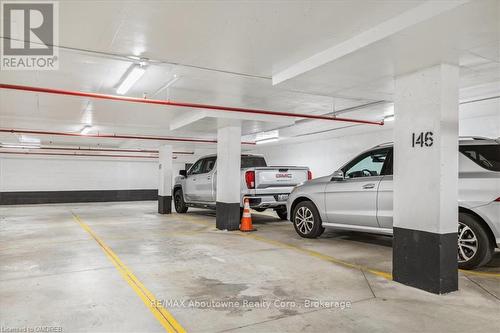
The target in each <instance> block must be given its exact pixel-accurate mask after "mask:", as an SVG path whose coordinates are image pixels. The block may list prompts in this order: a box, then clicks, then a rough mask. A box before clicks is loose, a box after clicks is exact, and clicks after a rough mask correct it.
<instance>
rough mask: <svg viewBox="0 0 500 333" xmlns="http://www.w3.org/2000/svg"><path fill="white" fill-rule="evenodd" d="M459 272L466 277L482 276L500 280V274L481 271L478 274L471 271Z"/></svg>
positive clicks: (461, 270)
mask: <svg viewBox="0 0 500 333" xmlns="http://www.w3.org/2000/svg"><path fill="white" fill-rule="evenodd" d="M459 271H460V272H461V273H463V274H464V275H480V276H488V277H494V278H500V273H495V272H480V271H479V272H478V271H469V270H466V269H459Z"/></svg>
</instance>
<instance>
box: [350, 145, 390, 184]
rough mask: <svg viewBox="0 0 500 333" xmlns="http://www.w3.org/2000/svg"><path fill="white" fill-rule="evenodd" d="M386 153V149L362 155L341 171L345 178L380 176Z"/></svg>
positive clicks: (387, 151)
mask: <svg viewBox="0 0 500 333" xmlns="http://www.w3.org/2000/svg"><path fill="white" fill-rule="evenodd" d="M388 153H389V149H388V148H384V149H378V150H374V151H370V152H367V153H364V154H362V155H360V156H358V157H357V158H355V159H354V160H352V161H351V162H350V163H349V164H347V165H346V166H345V167H344V168H343V170H342V171H344V175H345V177H346V178H359V177H373V176H380V175H381V174H382V168H383V167H384V162H385V159H386V157H387V155H388Z"/></svg>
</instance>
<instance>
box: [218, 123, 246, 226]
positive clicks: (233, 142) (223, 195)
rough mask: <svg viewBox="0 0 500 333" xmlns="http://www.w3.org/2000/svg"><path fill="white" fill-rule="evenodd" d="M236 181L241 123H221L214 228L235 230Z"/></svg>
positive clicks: (237, 218) (238, 198) (238, 196)
mask: <svg viewBox="0 0 500 333" xmlns="http://www.w3.org/2000/svg"><path fill="white" fill-rule="evenodd" d="M240 182H241V123H240V122H239V121H236V120H221V122H220V124H219V128H218V130H217V199H216V201H217V202H216V226H217V229H220V230H225V229H227V230H238V229H239V225H240V201H241V194H240V193H241V192H240Z"/></svg>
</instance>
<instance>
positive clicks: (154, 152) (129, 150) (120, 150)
mask: <svg viewBox="0 0 500 333" xmlns="http://www.w3.org/2000/svg"><path fill="white" fill-rule="evenodd" d="M0 148H4V149H43V150H72V151H110V152H123V153H152V154H157V153H158V150H145V149H111V148H80V147H74V148H71V147H36V146H35V147H27V146H25V147H2V146H1V145H0ZM172 154H174V155H193V154H194V152H192V151H173V152H172Z"/></svg>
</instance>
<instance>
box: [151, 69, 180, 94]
mask: <svg viewBox="0 0 500 333" xmlns="http://www.w3.org/2000/svg"><path fill="white" fill-rule="evenodd" d="M177 80H179V76H177V74H174V75H173V76H172V78H171V79H170V80H168V81H167V82H165V84H164V85H163V86H161V87H160V88H159V89H158V90H157V91H155V92H154V93H153V97H154V96H156V95H158V94H159V93H161V92H162V91H163V90H165V89H167V88H170V87H171V86H172V85H173V84H174V83H175V82H177Z"/></svg>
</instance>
